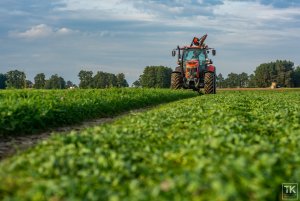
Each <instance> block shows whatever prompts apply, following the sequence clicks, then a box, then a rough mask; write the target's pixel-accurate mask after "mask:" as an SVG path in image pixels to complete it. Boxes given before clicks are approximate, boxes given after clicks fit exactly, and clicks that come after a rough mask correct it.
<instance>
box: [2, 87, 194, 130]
mask: <svg viewBox="0 0 300 201" xmlns="http://www.w3.org/2000/svg"><path fill="white" fill-rule="evenodd" d="M192 96H196V94H195V93H193V92H191V91H171V90H154V89H153V90H150V89H148V90H147V89H105V90H30V91H29V90H18V91H14V90H12V91H9V90H7V91H1V92H0V135H4V134H23V133H32V132H35V131H36V130H41V129H46V128H49V127H57V126H61V125H67V124H72V123H78V122H80V121H82V120H85V119H89V118H94V117H108V116H112V115H115V114H118V113H120V112H124V111H128V110H130V109H135V108H141V107H145V106H149V105H155V104H159V103H164V102H170V101H173V100H178V99H180V98H187V97H192Z"/></svg>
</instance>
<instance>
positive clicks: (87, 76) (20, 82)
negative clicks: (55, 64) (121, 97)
mask: <svg viewBox="0 0 300 201" xmlns="http://www.w3.org/2000/svg"><path fill="white" fill-rule="evenodd" d="M78 77H79V80H80V83H79V87H80V88H107V87H128V83H127V81H126V79H125V75H124V74H123V73H119V74H116V75H115V74H112V73H105V72H102V71H100V72H97V73H96V75H95V76H93V72H92V71H84V70H81V71H80V72H79V74H78ZM76 87H77V86H76V85H75V84H73V82H71V81H65V79H64V78H63V77H61V76H59V75H57V74H55V75H52V76H50V78H49V79H46V76H45V74H44V73H39V74H37V75H36V76H35V77H34V83H32V82H31V81H30V80H26V75H25V73H24V72H22V71H18V70H12V71H9V72H7V73H5V74H2V73H0V89H24V88H35V89H66V88H76Z"/></svg>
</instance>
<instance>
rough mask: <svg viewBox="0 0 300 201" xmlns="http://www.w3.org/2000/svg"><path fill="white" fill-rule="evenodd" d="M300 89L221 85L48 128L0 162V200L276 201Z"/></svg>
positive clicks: (285, 174)
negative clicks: (105, 120) (92, 123)
mask: <svg viewBox="0 0 300 201" xmlns="http://www.w3.org/2000/svg"><path fill="white" fill-rule="evenodd" d="M299 142H300V91H280V92H273V91H240V92H235V91H225V92H222V93H220V94H217V95H205V96H198V97H195V98H190V99H185V100H181V101H176V102H173V103H169V104H166V105H163V106H159V107H158V108H156V109H153V110H150V111H148V112H144V113H135V114H131V115H129V116H128V117H124V118H121V119H119V120H117V121H116V122H114V123H111V124H105V125H103V126H99V127H93V128H89V129H87V130H85V131H82V132H80V133H76V132H72V133H70V134H69V135H64V136H59V135H56V136H53V137H52V138H51V139H50V140H48V141H45V142H43V143H41V144H40V145H38V146H36V147H34V148H32V149H31V150H29V151H27V152H26V153H23V154H21V155H19V156H15V157H12V158H10V159H7V160H5V161H3V162H2V163H1V164H0V169H1V172H0V180H1V183H0V199H2V200H5V201H7V200H65V201H69V200H70V201H71V200H72V201H73V200H75V201H76V200H110V201H117V200H122V201H134V200H160V201H163V200H165V201H169V200H175V201H176V200H178V201H179V200H180V201H181V200H203V201H204V200H205V201H206V200H218V201H223V200H224V201H225V200H233V201H234V200H237V201H239V200H251V201H261V200H276V199H277V198H279V197H280V192H281V183H294V182H299V181H300V143H299Z"/></svg>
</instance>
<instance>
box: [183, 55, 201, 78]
mask: <svg viewBox="0 0 300 201" xmlns="http://www.w3.org/2000/svg"><path fill="white" fill-rule="evenodd" d="M198 67H199V61H198V60H196V59H192V60H189V61H186V63H185V77H186V78H187V79H190V78H196V77H199V70H198Z"/></svg>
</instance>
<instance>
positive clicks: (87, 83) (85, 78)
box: [78, 70, 93, 89]
mask: <svg viewBox="0 0 300 201" xmlns="http://www.w3.org/2000/svg"><path fill="white" fill-rule="evenodd" d="M78 77H79V80H80V83H79V87H80V88H83V89H87V88H92V85H93V72H92V71H85V70H81V71H80V72H79V74H78Z"/></svg>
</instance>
